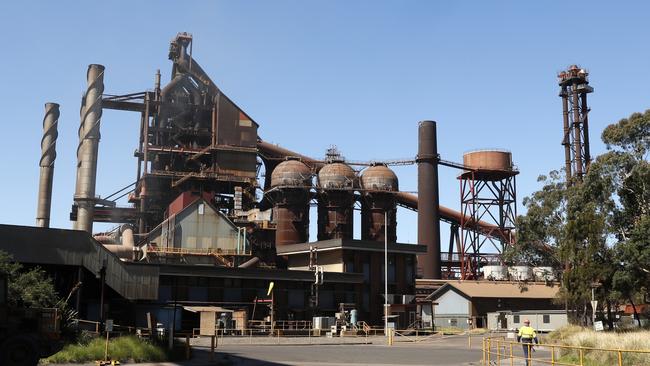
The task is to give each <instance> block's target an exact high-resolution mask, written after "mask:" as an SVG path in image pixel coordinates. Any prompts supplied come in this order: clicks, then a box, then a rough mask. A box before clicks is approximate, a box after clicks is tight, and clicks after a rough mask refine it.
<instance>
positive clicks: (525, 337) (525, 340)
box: [517, 319, 538, 366]
mask: <svg viewBox="0 0 650 366" xmlns="http://www.w3.org/2000/svg"><path fill="white" fill-rule="evenodd" d="M517 342H521V344H522V346H523V349H524V357H525V358H526V366H529V364H528V357H529V355H530V351H531V350H532V349H533V342H535V344H537V343H538V341H537V333H536V332H535V329H533V328H532V327H531V326H530V320H528V319H525V320H524V326H523V327H521V328H519V333H517Z"/></svg>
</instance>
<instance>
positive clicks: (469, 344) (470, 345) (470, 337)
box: [467, 334, 472, 348]
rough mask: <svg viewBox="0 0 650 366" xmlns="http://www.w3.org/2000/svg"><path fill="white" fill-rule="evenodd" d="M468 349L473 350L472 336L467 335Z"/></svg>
mask: <svg viewBox="0 0 650 366" xmlns="http://www.w3.org/2000/svg"><path fill="white" fill-rule="evenodd" d="M467 348H472V336H471V335H469V334H468V335H467Z"/></svg>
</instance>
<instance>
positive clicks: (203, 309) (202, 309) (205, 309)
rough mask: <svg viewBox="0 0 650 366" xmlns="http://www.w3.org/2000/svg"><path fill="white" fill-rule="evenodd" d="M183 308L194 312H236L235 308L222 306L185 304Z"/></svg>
mask: <svg viewBox="0 0 650 366" xmlns="http://www.w3.org/2000/svg"><path fill="white" fill-rule="evenodd" d="M183 309H185V310H187V311H191V312H193V313H203V312H213V313H234V312H235V311H234V310H230V309H226V308H222V307H220V306H183Z"/></svg>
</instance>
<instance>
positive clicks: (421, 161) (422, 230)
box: [417, 121, 441, 279]
mask: <svg viewBox="0 0 650 366" xmlns="http://www.w3.org/2000/svg"><path fill="white" fill-rule="evenodd" d="M437 159H438V143H437V136H436V123H435V122H433V121H422V122H420V124H419V127H418V156H417V162H418V243H419V244H421V245H426V246H427V253H425V254H421V255H419V256H418V266H419V267H420V268H421V269H422V275H423V277H424V278H432V279H440V278H441V267H440V217H439V216H440V214H439V206H440V199H439V195H438V161H437Z"/></svg>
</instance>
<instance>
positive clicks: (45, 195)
mask: <svg viewBox="0 0 650 366" xmlns="http://www.w3.org/2000/svg"><path fill="white" fill-rule="evenodd" d="M59 115H60V114H59V105H58V104H56V103H46V104H45V117H44V118H43V138H42V139H41V160H40V162H39V164H38V165H39V166H40V178H39V181H38V206H37V208H36V226H39V227H50V209H51V207H52V181H53V179H54V161H55V160H56V139H57V137H58V136H59V133H58V125H59Z"/></svg>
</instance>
